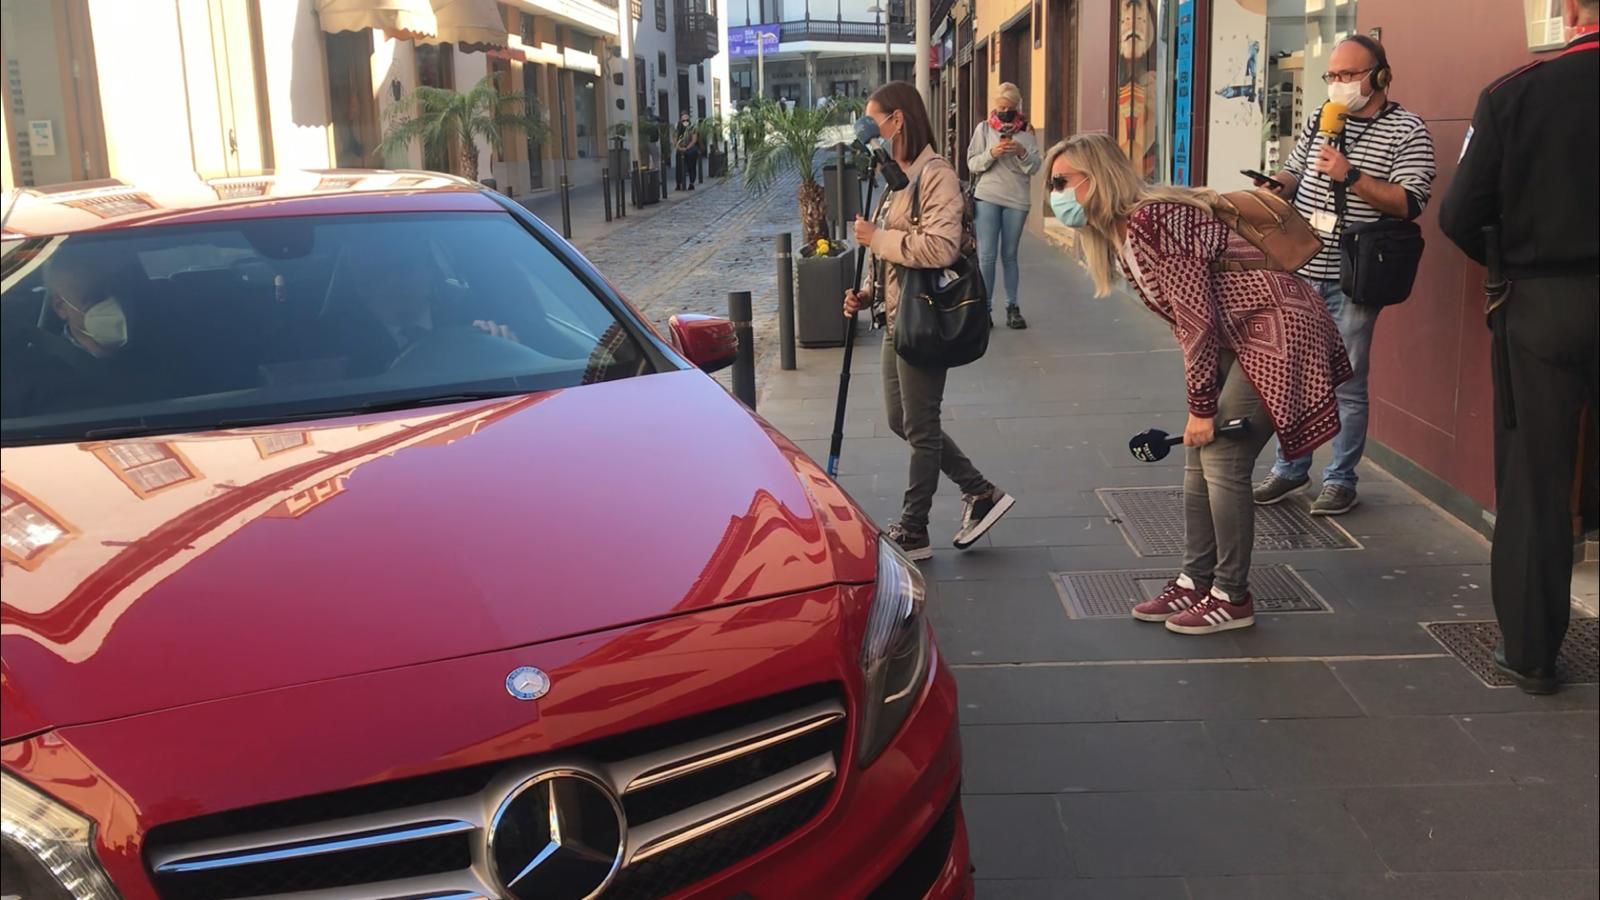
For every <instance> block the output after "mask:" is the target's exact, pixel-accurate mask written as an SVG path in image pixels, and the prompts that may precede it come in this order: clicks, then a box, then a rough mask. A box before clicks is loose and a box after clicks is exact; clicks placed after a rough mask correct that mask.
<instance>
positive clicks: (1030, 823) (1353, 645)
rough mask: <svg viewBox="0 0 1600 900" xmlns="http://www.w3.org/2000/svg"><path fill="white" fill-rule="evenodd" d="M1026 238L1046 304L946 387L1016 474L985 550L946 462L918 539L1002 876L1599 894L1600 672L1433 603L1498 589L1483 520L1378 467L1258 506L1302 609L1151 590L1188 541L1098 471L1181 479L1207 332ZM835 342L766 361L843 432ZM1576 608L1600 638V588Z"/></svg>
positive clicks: (972, 443)
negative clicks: (1163, 450)
mask: <svg viewBox="0 0 1600 900" xmlns="http://www.w3.org/2000/svg"><path fill="white" fill-rule="evenodd" d="M714 255H715V253H713V256H714ZM1022 259H1023V272H1022V284H1023V290H1024V298H1023V303H1024V309H1025V311H1026V313H1027V315H1028V317H1029V319H1030V321H1031V323H1032V325H1033V327H1032V328H1031V329H1030V330H1028V331H1024V332H1011V331H1005V330H1001V331H998V332H996V333H995V335H994V339H993V342H992V343H991V345H990V350H989V354H988V356H987V357H985V358H984V359H983V360H981V361H980V362H978V363H976V364H974V365H972V366H970V367H967V368H964V369H960V370H957V371H955V372H952V373H951V376H950V380H949V387H948V390H947V394H946V400H945V413H946V417H947V419H946V423H947V427H948V430H949V431H950V433H951V434H952V435H953V436H954V437H955V438H956V439H957V440H959V441H960V443H961V446H962V448H963V449H964V450H965V451H966V452H967V453H968V455H970V456H971V457H972V459H973V460H974V461H975V462H976V463H977V465H978V466H979V467H980V468H982V469H983V470H984V471H985V473H986V474H987V475H988V476H989V477H990V478H991V479H993V480H995V481H996V482H998V483H999V484H1001V485H1002V486H1004V487H1005V488H1006V489H1007V490H1009V491H1011V492H1012V493H1014V494H1016V495H1017V496H1018V497H1019V500H1020V503H1019V505H1018V507H1017V509H1016V510H1015V511H1014V512H1013V513H1012V514H1011V515H1010V516H1009V517H1008V518H1007V519H1006V520H1005V521H1004V522H1002V523H1001V524H1000V525H999V526H998V527H996V528H995V529H994V531H993V532H991V534H990V535H989V536H987V537H986V538H985V539H984V540H983V541H982V542H981V543H980V545H979V546H978V547H977V548H975V549H974V550H972V551H970V552H968V553H966V554H961V553H958V552H956V551H954V550H952V549H948V542H949V540H950V538H951V537H952V536H953V533H954V531H955V526H956V522H957V517H958V515H959V498H958V496H957V492H956V490H955V489H954V487H953V486H952V485H950V484H948V483H945V484H943V485H941V489H940V494H939V495H938V498H937V500H936V502H935V505H934V529H933V536H934V539H935V546H936V548H942V549H938V550H937V551H936V555H935V558H934V559H933V560H932V561H931V562H929V563H927V564H926V566H925V569H924V571H925V572H926V574H927V576H928V578H929V610H930V612H929V615H930V618H931V620H932V622H933V624H934V628H935V631H936V633H937V635H938V640H939V642H940V647H941V649H942V652H943V653H944V655H945V657H946V659H947V660H948V661H949V662H950V663H951V664H952V665H953V666H954V668H955V670H956V675H957V679H958V681H959V683H960V686H961V691H962V694H961V701H962V718H963V743H964V748H965V754H966V780H965V792H966V798H965V809H966V813H967V817H968V824H969V827H970V829H971V831H972V839H973V844H974V853H975V857H976V860H975V861H976V864H977V867H978V872H977V874H978V878H979V879H980V881H979V896H980V898H992V900H1028V898H1051V900H1057V898H1093V900H1118V898H1124V900H1127V898H1143V900H1250V898H1256V900H1290V898H1321V900H1347V898H1348V900H1402V898H1404V900H1427V898H1452V900H1474V898H1482V900H1507V898H1509V900H1582V898H1594V897H1597V896H1600V887H1597V884H1600V874H1597V869H1600V859H1597V854H1600V850H1597V848H1600V815H1597V809H1600V803H1597V796H1596V794H1597V789H1600V775H1597V771H1600V711H1597V710H1600V689H1597V687H1596V685H1594V684H1592V683H1590V684H1576V685H1570V686H1568V687H1567V688H1566V689H1565V690H1564V691H1563V692H1562V693H1561V694H1558V695H1556V696H1554V697H1550V698H1540V699H1536V698H1531V697H1527V696H1525V695H1523V694H1521V693H1520V692H1518V691H1516V690H1515V689H1510V688H1503V687H1490V686H1488V684H1486V683H1485V682H1484V681H1483V680H1480V678H1479V677H1478V676H1477V675H1475V674H1474V673H1473V672H1472V671H1471V670H1470V669H1469V668H1468V667H1467V666H1466V665H1464V664H1463V662H1462V661H1461V660H1460V659H1458V658H1457V657H1456V656H1454V655H1452V653H1451V652H1450V651H1449V650H1447V648H1446V646H1445V644H1444V643H1442V642H1441V641H1440V640H1439V639H1436V638H1435V637H1434V636H1433V635H1432V634H1431V633H1430V631H1429V630H1427V629H1426V628H1425V627H1424V625H1423V624H1422V623H1446V624H1448V625H1450V626H1453V627H1458V630H1459V628H1460V627H1461V626H1463V625H1464V623H1470V622H1480V621H1486V620H1492V619H1493V612H1492V607H1491V603H1490V598H1489V591H1488V584H1489V579H1488V548H1487V545H1486V543H1485V542H1484V540H1483V539H1482V538H1481V537H1480V536H1478V535H1477V534H1475V533H1473V532H1471V531H1469V530H1468V529H1466V528H1465V527H1464V526H1462V525H1460V524H1459V523H1457V522H1456V521H1455V520H1453V519H1450V518H1448V517H1447V516H1445V515H1444V514H1443V513H1441V512H1440V511H1438V510H1437V509H1436V508H1434V507H1432V506H1430V505H1429V504H1427V503H1426V502H1425V501H1423V500H1422V499H1421V498H1420V497H1419V496H1418V495H1416V494H1415V493H1413V492H1412V491H1411V490H1409V489H1408V488H1406V487H1404V486H1403V485H1401V484H1399V483H1397V482H1395V481H1394V480H1393V479H1391V478H1390V477H1388V476H1387V475H1386V474H1385V473H1383V472H1381V471H1379V470H1377V469H1374V468H1371V467H1370V466H1369V467H1365V468H1363V470H1362V472H1361V482H1360V490H1361V496H1362V500H1363V503H1362V505H1361V506H1360V507H1358V508H1357V509H1356V510H1355V511H1354V512H1352V513H1351V514H1349V515H1348V516H1346V517H1344V518H1342V519H1340V520H1338V522H1337V523H1336V525H1335V526H1333V527H1332V529H1331V530H1329V531H1326V532H1324V533H1323V534H1322V536H1323V537H1327V536H1329V535H1332V537H1334V538H1339V539H1340V540H1338V541H1333V543H1345V544H1348V545H1350V546H1351V548H1350V549H1321V548H1316V547H1314V546H1312V545H1314V544H1317V543H1319V542H1317V541H1312V540H1309V539H1308V538H1307V537H1306V536H1305V535H1303V534H1302V535H1299V536H1297V535H1296V534H1295V530H1296V529H1297V528H1298V529H1300V530H1301V531H1304V530H1306V525H1307V523H1308V522H1309V521H1310V520H1309V517H1307V516H1305V515H1304V512H1305V506H1306V498H1304V497H1301V498H1298V499H1297V500H1296V501H1294V502H1295V503H1296V504H1297V506H1293V507H1288V508H1285V509H1283V510H1280V511H1279V512H1278V513H1276V514H1274V517H1273V518H1271V519H1269V518H1268V517H1267V516H1265V515H1263V516H1261V517H1258V522H1259V523H1261V524H1260V531H1261V532H1262V534H1263V535H1264V536H1265V537H1266V538H1270V540H1267V541H1266V542H1267V543H1269V544H1270V545H1271V546H1273V547H1275V548H1276V549H1271V550H1264V551H1261V552H1258V553H1257V555H1256V567H1257V568H1256V572H1257V578H1256V584H1255V586H1256V589H1257V590H1258V592H1264V593H1273V594H1284V595H1286V596H1285V597H1283V598H1282V603H1281V604H1278V606H1279V608H1283V609H1292V608H1295V607H1299V608H1301V609H1303V610H1306V611H1300V612H1287V611H1286V612H1281V613H1274V614H1264V615H1260V616H1259V617H1258V619H1259V622H1258V624H1257V626H1256V627H1255V628H1253V629H1249V630H1244V631H1235V632H1229V633H1226V634H1223V635H1213V636H1207V637H1183V636H1178V635H1173V634H1170V633H1168V632H1166V631H1165V630H1164V629H1162V628H1161V627H1160V626H1155V625H1147V624H1142V623H1138V622H1135V621H1133V620H1131V618H1129V617H1127V615H1126V612H1125V611H1126V609H1127V607H1128V606H1129V605H1131V602H1132V599H1133V595H1134V594H1136V593H1138V592H1140V591H1145V592H1149V591H1153V590H1154V589H1155V588H1157V587H1159V584H1160V581H1161V580H1162V579H1164V578H1165V577H1166V576H1167V575H1168V574H1170V573H1171V572H1172V571H1173V570H1174V569H1175V567H1176V565H1177V564H1178V562H1179V561H1178V560H1177V559H1176V558H1175V557H1172V556H1161V555H1152V556H1141V555H1139V554H1138V553H1137V552H1136V550H1135V542H1131V541H1130V539H1129V536H1128V534H1127V533H1126V532H1125V529H1130V528H1133V527H1135V526H1136V525H1138V524H1139V523H1138V522H1135V521H1132V514H1131V513H1125V515H1124V517H1123V518H1122V519H1118V518H1115V517H1113V516H1112V514H1111V512H1110V510H1109V508H1108V506H1107V504H1106V499H1107V496H1106V495H1105V494H1103V493H1102V492H1103V491H1106V490H1115V489H1130V488H1171V487H1173V486H1176V485H1178V484H1179V483H1180V482H1181V479H1182V463H1181V457H1182V454H1181V453H1175V454H1173V456H1171V457H1169V458H1168V459H1167V460H1166V461H1164V462H1161V463H1157V464H1144V463H1140V462H1137V461H1135V460H1133V459H1132V458H1131V457H1130V456H1129V454H1128V450H1127V440H1128V437H1129V436H1130V435H1132V434H1133V433H1135V432H1137V431H1140V430H1142V429H1145V428H1149V427H1160V428H1164V429H1166V430H1168V431H1173V432H1176V431H1180V430H1181V429H1182V426H1183V421H1184V407H1183V391H1182V385H1183V382H1182V361H1181V357H1180V355H1179V354H1178V353H1177V352H1176V350H1175V345H1174V343H1173V339H1172V336H1171V333H1170V332H1169V331H1168V330H1167V328H1166V326H1165V325H1164V324H1163V323H1161V322H1160V321H1158V320H1156V319H1155V318H1154V317H1153V316H1151V315H1150V314H1149V313H1148V312H1147V311H1146V310H1145V309H1144V308H1143V307H1142V306H1141V305H1140V304H1139V303H1138V302H1137V300H1135V299H1133V298H1131V297H1129V296H1126V295H1118V296H1114V297H1111V298H1107V299H1101V300H1096V299H1093V298H1092V297H1091V296H1090V291H1089V289H1088V286H1087V284H1086V282H1085V279H1084V278H1083V276H1082V274H1081V273H1080V271H1079V270H1078V269H1077V267H1076V266H1075V265H1073V264H1071V263H1069V262H1068V261H1066V259H1065V258H1064V256H1063V255H1061V254H1060V253H1058V252H1056V251H1054V250H1052V249H1050V248H1047V247H1046V246H1045V245H1043V244H1042V243H1040V242H1039V241H1037V240H1035V239H1033V238H1032V237H1031V236H1030V237H1029V238H1027V239H1026V240H1025V243H1024V245H1023V250H1022ZM676 290H679V288H664V289H663V291H662V297H663V300H662V301H661V303H662V306H663V308H665V307H666V306H669V305H670V303H671V302H681V301H666V300H665V297H666V296H669V295H673V294H672V292H673V291H676ZM673 296H676V295H673ZM877 351H878V346H877V343H876V336H875V335H872V336H868V337H867V338H866V339H864V340H863V341H862V343H861V344H860V345H859V346H858V347H857V352H856V354H855V363H854V366H853V369H854V374H853V383H852V390H851V395H850V402H849V410H850V414H849V419H848V423H847V428H846V433H847V435H848V439H847V440H846V442H845V447H844V455H843V461H842V469H843V472H842V475H841V478H840V481H841V483H842V484H843V485H844V486H845V488H846V489H847V490H849V491H850V493H851V494H852V495H853V496H854V497H855V498H856V499H857V500H858V501H859V502H860V503H862V504H863V506H864V507H865V508H866V509H867V511H868V512H869V513H870V514H871V515H872V516H874V517H875V518H876V519H877V520H878V521H879V522H880V523H886V522H888V521H891V520H892V519H893V517H894V515H895V514H896V512H897V511H898V506H899V498H900V493H901V491H902V489H903V487H904V485H905V479H906V462H907V454H906V448H905V447H904V445H903V444H901V443H900V442H899V441H898V440H897V439H895V438H893V437H892V436H891V435H890V434H889V432H888V430H887V428H886V426H885V425H884V423H883V414H882V412H881V399H880V391H879V385H878V378H879V372H878V353H877ZM839 360H840V356H839V351H806V350H802V351H800V368H799V371H797V372H785V373H777V372H769V373H767V374H766V376H765V380H764V382H763V384H762V387H763V394H762V398H761V403H760V407H759V408H760V411H761V412H762V414H763V415H764V416H765V417H767V418H768V419H769V420H770V421H771V422H773V423H774V424H775V425H776V426H777V427H778V428H780V429H781V430H783V431H784V432H785V433H786V434H788V435H789V436H790V437H791V438H793V439H795V440H796V441H797V442H798V443H799V444H800V445H801V446H802V447H803V448H804V449H805V450H806V451H807V452H808V453H810V454H811V455H812V456H813V457H815V458H817V459H818V460H821V459H823V458H825V456H826V453H827V443H828V442H827V437H828V434H829V431H830V430H831V418H832V411H833V408H834V397H835V388H836V386H837V383H838V366H839ZM1268 458H1270V457H1268ZM1325 458H1326V453H1325V452H1324V453H1322V454H1319V464H1320V462H1322V461H1323V460H1325ZM1264 470H1265V466H1263V471H1264ZM1141 497H1142V498H1143V500H1144V501H1145V502H1144V503H1143V506H1141V507H1140V508H1141V509H1142V510H1143V512H1141V513H1140V514H1141V515H1142V514H1144V513H1148V512H1151V511H1152V510H1153V511H1154V512H1155V513H1157V514H1160V513H1162V511H1163V507H1167V508H1166V510H1165V511H1166V513H1169V514H1170V513H1172V512H1175V510H1172V509H1170V506H1171V502H1170V499H1165V500H1163V499H1162V498H1161V497H1160V496H1155V495H1125V494H1124V495H1115V497H1114V499H1120V500H1124V501H1127V502H1125V503H1124V504H1123V508H1124V509H1125V510H1126V509H1127V508H1128V507H1129V506H1130V505H1134V506H1137V505H1139V504H1137V503H1135V502H1134V501H1137V500H1139V499H1140V498H1141ZM1152 497H1154V500H1152ZM1156 501H1159V502H1156ZM1145 524H1146V525H1150V526H1153V527H1152V528H1151V529H1150V530H1149V532H1148V533H1146V534H1145V535H1144V537H1145V538H1146V541H1145V543H1144V544H1141V545H1140V546H1145V547H1146V548H1147V552H1149V551H1148V548H1149V547H1154V548H1155V551H1154V552H1170V549H1163V548H1162V547H1161V542H1162V540H1166V539H1170V538H1171V537H1172V533H1173V532H1172V529H1173V527H1174V525H1175V521H1174V520H1173V519H1172V518H1171V517H1170V516H1169V518H1168V519H1167V521H1165V522H1164V523H1163V522H1149V523H1145ZM1178 527H1179V531H1178V532H1177V533H1178V534H1181V526H1178ZM1163 529H1165V531H1163ZM1321 543H1328V542H1321ZM1296 545H1305V546H1310V547H1311V548H1310V549H1292V548H1293V547H1295V546H1296ZM1107 610H1109V611H1110V612H1111V613H1113V614H1112V615H1100V614H1098V613H1103V612H1106V611H1107ZM1573 631H1574V639H1573V640H1574V641H1577V640H1578V639H1579V638H1580V637H1581V636H1582V635H1585V634H1587V635H1588V636H1589V637H1588V640H1589V641H1590V642H1591V643H1590V647H1591V649H1592V641H1593V634H1594V620H1592V619H1589V620H1586V621H1575V622H1574V628H1573ZM1480 637H1482V635H1481V634H1477V633H1476V632H1472V631H1471V630H1470V628H1467V629H1465V631H1464V635H1463V636H1458V638H1459V640H1457V643H1458V644H1462V645H1463V646H1469V645H1472V644H1473V641H1474V640H1477V639H1478V638H1480ZM1490 637H1491V639H1492V634H1491V636H1490ZM1477 649H1478V651H1479V652H1480V653H1481V651H1482V649H1483V648H1482V646H1481V643H1480V644H1479V645H1478V646H1477ZM1592 667H1593V661H1592V656H1591V659H1590V661H1589V662H1588V663H1586V664H1585V665H1584V667H1581V668H1582V670H1581V671H1578V672H1576V673H1575V674H1576V675H1578V676H1579V677H1585V678H1587V679H1588V680H1590V681H1593V680H1594V672H1593V668H1592Z"/></svg>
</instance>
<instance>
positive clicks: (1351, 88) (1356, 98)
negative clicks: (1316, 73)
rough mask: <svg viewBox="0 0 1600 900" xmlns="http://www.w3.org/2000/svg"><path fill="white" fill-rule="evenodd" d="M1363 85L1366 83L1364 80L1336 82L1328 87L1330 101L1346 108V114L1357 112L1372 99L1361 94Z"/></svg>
mask: <svg viewBox="0 0 1600 900" xmlns="http://www.w3.org/2000/svg"><path fill="white" fill-rule="evenodd" d="M1363 83H1365V79H1362V81H1350V82H1343V81H1339V82H1334V83H1333V84H1330V85H1328V100H1329V101H1330V102H1332V103H1333V104H1334V105H1336V106H1342V107H1344V110H1345V112H1351V113H1353V112H1356V111H1358V110H1360V109H1361V107H1363V106H1366V105H1367V101H1368V100H1371V99H1372V98H1371V97H1370V96H1368V95H1367V94H1363V93H1361V85H1362V84H1363Z"/></svg>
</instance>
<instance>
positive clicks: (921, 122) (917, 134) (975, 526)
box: [844, 81, 1016, 560]
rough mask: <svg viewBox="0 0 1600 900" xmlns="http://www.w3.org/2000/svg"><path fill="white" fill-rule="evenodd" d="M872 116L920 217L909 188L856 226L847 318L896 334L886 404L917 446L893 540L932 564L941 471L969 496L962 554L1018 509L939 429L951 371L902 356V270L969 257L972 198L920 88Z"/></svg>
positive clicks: (895, 96)
mask: <svg viewBox="0 0 1600 900" xmlns="http://www.w3.org/2000/svg"><path fill="white" fill-rule="evenodd" d="M867 115H868V116H870V117H871V118H872V120H873V121H874V122H875V123H877V126H878V133H879V134H880V135H882V137H883V140H884V141H885V142H886V143H887V144H888V145H889V146H890V147H892V151H891V153H892V155H893V156H894V159H895V161H896V162H897V163H898V164H899V166H900V168H901V169H902V170H903V171H904V172H905V174H906V178H907V179H908V180H909V181H910V183H911V185H915V184H917V183H919V182H920V184H921V185H922V188H921V218H920V223H919V224H918V225H917V226H915V227H913V225H912V222H911V216H912V209H911V195H912V191H911V187H910V186H909V185H908V186H907V187H906V189H904V190H900V191H893V192H890V193H889V194H888V195H887V196H885V197H884V201H883V203H882V204H881V205H880V206H879V212H878V215H877V216H876V217H875V218H876V219H877V221H876V222H869V221H867V220H866V219H863V218H861V217H860V216H857V217H856V222H855V238H856V241H857V243H859V244H861V245H862V246H865V247H867V248H869V249H870V250H871V251H872V256H873V266H872V273H873V274H872V277H871V279H870V280H869V283H868V284H867V285H865V286H864V287H863V288H862V289H861V290H859V291H858V290H851V291H848V292H846V294H845V297H844V311H845V314H846V315H855V313H856V312H857V311H859V310H860V309H862V308H863V307H865V306H869V305H877V304H880V303H881V304H883V306H884V308H885V311H886V313H887V321H888V323H889V329H890V334H889V335H888V336H886V337H885V338H884V340H883V397H884V402H885V405H886V407H887V412H888V417H889V429H890V430H891V431H893V432H894V433H895V435H896V436H897V437H899V438H900V439H901V440H904V441H905V442H906V443H908V444H910V445H911V472H910V484H909V485H908V486H907V487H906V493H905V501H904V503H903V505H902V507H901V511H900V520H899V521H898V522H896V523H894V524H893V525H890V526H889V528H888V531H887V534H888V537H889V539H890V540H892V541H894V542H895V543H896V544H898V545H899V546H900V549H901V550H903V551H905V553H906V555H907V556H909V557H910V558H911V559H914V560H922V559H928V558H930V557H932V556H933V544H932V542H931V540H930V539H929V537H928V512H929V510H930V509H931V508H932V506H933V495H934V492H935V491H936V490H937V489H938V487H939V473H940V472H943V473H944V474H945V475H947V476H949V478H950V480H951V481H954V482H955V483H956V484H957V485H959V486H960V487H961V492H962V495H963V496H962V515H961V524H960V526H959V527H958V529H957V531H956V537H955V542H954V543H955V546H956V548H957V549H960V550H965V549H967V548H969V547H971V546H972V545H973V544H974V543H976V542H977V540H978V539H979V538H981V537H983V535H984V534H985V533H986V532H988V530H989V529H990V528H993V527H994V525H995V523H997V522H999V521H1000V518H1001V517H1002V516H1004V515H1005V514H1006V513H1007V512H1009V511H1010V510H1011V508H1012V506H1014V505H1015V503H1016V501H1015V499H1014V498H1012V497H1011V496H1010V495H1008V494H1007V493H1006V492H1005V491H1002V490H1000V489H999V488H998V487H995V485H994V484H993V483H992V482H990V481H989V480H988V479H987V478H984V477H983V473H981V472H979V471H978V468H977V467H976V466H974V465H973V464H972V461H971V460H970V459H968V458H967V456H966V454H964V453H962V452H961V448H960V447H958V446H956V442H955V441H954V440H952V439H951V438H950V436H949V435H947V434H945V432H944V426H943V424H941V422H940V409H939V408H940V405H941V404H942V403H943V402H944V385H945V378H946V376H947V375H948V373H949V370H948V369H930V368H923V367H920V366H914V365H912V364H911V363H908V362H906V361H905V360H903V359H901V358H900V356H899V354H897V353H895V350H894V338H893V329H894V317H895V310H896V308H897V307H898V305H899V303H900V281H901V278H900V269H901V268H902V267H904V268H916V269H942V268H944V267H946V266H949V265H952V264H954V263H955V261H956V259H957V258H958V257H959V256H960V253H961V239H962V231H963V225H962V220H963V219H964V218H965V215H966V199H965V198H964V197H963V196H962V195H961V183H960V180H959V178H958V177H957V175H956V170H955V168H954V167H953V166H951V165H950V163H949V161H948V160H946V159H945V158H944V157H942V156H940V155H939V154H938V152H936V151H935V150H934V147H933V125H932V123H931V122H929V121H928V111H927V109H926V108H925V107H924V106H923V103H922V95H921V94H919V93H918V92H917V89H916V87H915V86H913V85H910V84H907V83H905V82H903V81H895V82H891V83H889V84H886V85H884V86H883V87H881V88H879V89H878V90H877V91H876V92H875V93H874V94H873V95H872V96H871V98H869V99H868V101H867Z"/></svg>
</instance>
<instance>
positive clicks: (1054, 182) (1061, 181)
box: [1050, 175, 1071, 194]
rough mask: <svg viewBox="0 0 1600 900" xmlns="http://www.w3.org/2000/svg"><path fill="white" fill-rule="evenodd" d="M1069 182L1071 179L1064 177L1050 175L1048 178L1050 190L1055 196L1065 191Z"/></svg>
mask: <svg viewBox="0 0 1600 900" xmlns="http://www.w3.org/2000/svg"><path fill="white" fill-rule="evenodd" d="M1070 181H1071V178H1069V177H1068V176H1066V175H1051V176H1050V190H1051V191H1054V192H1055V193H1057V194H1059V193H1061V192H1062V191H1064V190H1066V189H1067V186H1068V183H1069V182H1070Z"/></svg>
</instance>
